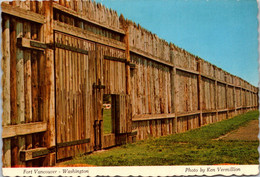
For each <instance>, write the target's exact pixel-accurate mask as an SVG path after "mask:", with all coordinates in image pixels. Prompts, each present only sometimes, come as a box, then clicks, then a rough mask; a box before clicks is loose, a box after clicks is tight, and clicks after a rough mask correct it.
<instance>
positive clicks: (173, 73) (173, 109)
mask: <svg viewBox="0 0 260 177" xmlns="http://www.w3.org/2000/svg"><path fill="white" fill-rule="evenodd" d="M170 60H171V63H172V64H173V66H174V67H173V68H172V69H171V73H170V74H171V76H170V78H171V81H170V83H171V113H175V118H174V119H173V122H172V125H173V128H172V132H173V133H177V123H178V122H177V111H176V108H177V107H176V100H177V97H176V94H177V92H176V86H177V85H176V82H177V79H176V66H175V62H174V61H175V60H174V56H173V51H172V50H171V51H170Z"/></svg>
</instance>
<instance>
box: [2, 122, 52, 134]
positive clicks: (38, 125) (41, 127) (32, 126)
mask: <svg viewBox="0 0 260 177" xmlns="http://www.w3.org/2000/svg"><path fill="white" fill-rule="evenodd" d="M46 130H47V123H46V122H34V123H26V124H19V125H9V126H4V127H3V132H2V138H11V137H14V136H21V135H28V134H33V133H39V132H44V131H46Z"/></svg>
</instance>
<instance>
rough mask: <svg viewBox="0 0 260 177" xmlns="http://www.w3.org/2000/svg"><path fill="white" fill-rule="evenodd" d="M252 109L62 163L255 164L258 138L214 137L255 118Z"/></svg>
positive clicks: (102, 164) (126, 164) (130, 164)
mask: <svg viewBox="0 0 260 177" xmlns="http://www.w3.org/2000/svg"><path fill="white" fill-rule="evenodd" d="M258 116H259V114H258V111H251V112H248V113H246V114H243V115H239V116H235V117H233V118H231V119H227V120H224V121H221V122H217V123H214V124H210V125H206V126H203V127H201V128H198V129H195V130H191V131H188V132H185V133H180V134H174V135H168V136H164V137H159V138H151V139H148V140H145V141H138V142H136V143H132V144H126V145H123V146H121V147H116V148H113V149H111V150H108V151H104V152H100V153H93V154H91V155H84V156H77V157H75V158H74V159H73V160H71V161H68V162H66V163H65V164H67V165H69V164H91V165H97V166H142V165H214V164H222V163H230V164H258V163H259V162H258V157H259V156H258V151H257V148H258V145H259V142H258V141H217V140H213V139H216V138H218V137H219V136H222V135H224V134H226V133H228V132H230V131H232V130H235V129H237V128H239V127H240V126H244V125H245V124H246V123H248V122H249V121H251V120H257V119H258Z"/></svg>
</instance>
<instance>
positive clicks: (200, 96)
mask: <svg viewBox="0 0 260 177" xmlns="http://www.w3.org/2000/svg"><path fill="white" fill-rule="evenodd" d="M197 61H198V72H199V75H198V103H199V106H198V110H199V111H200V126H201V125H203V117H202V116H203V115H202V102H203V100H202V89H201V87H202V84H201V82H202V81H201V70H202V68H201V60H197ZM206 99H207V98H206Z"/></svg>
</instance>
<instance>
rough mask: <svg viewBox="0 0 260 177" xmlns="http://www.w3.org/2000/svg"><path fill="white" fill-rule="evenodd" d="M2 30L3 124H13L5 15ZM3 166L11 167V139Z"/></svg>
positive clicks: (4, 145) (8, 24)
mask: <svg viewBox="0 0 260 177" xmlns="http://www.w3.org/2000/svg"><path fill="white" fill-rule="evenodd" d="M2 20H3V30H2V55H3V58H2V70H3V76H2V89H3V90H2V95H3V97H2V98H3V106H2V108H3V114H2V121H3V126H7V125H10V124H11V102H10V19H9V17H6V16H4V18H3V19H2ZM3 167H11V139H3Z"/></svg>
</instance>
